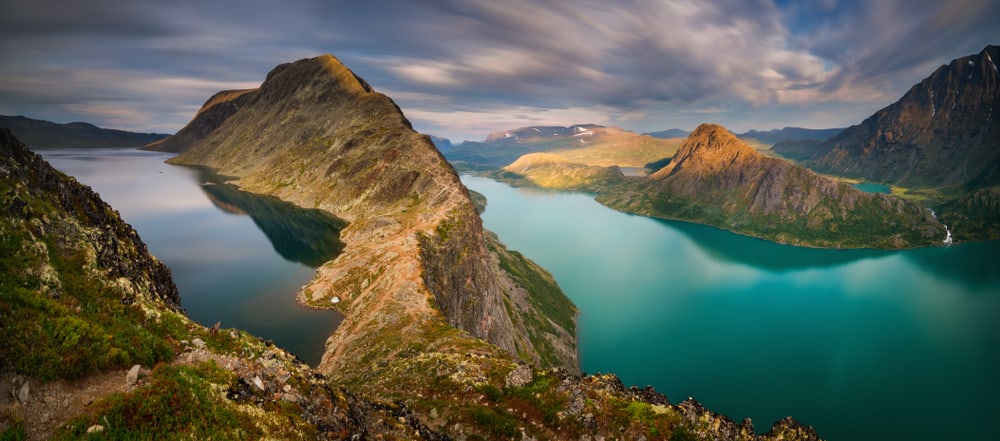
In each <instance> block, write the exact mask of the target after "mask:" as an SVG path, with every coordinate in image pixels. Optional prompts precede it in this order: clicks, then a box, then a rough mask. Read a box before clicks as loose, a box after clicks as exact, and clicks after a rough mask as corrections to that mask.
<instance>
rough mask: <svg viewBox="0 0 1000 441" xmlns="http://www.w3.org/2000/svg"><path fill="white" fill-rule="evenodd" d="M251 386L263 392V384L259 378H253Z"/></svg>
mask: <svg viewBox="0 0 1000 441" xmlns="http://www.w3.org/2000/svg"><path fill="white" fill-rule="evenodd" d="M253 385H254V386H257V389H260V390H262V391H263V390H264V382H263V381H261V380H260V377H259V376H254V377H253Z"/></svg>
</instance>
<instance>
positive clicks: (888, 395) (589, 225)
mask: <svg viewBox="0 0 1000 441" xmlns="http://www.w3.org/2000/svg"><path fill="white" fill-rule="evenodd" d="M463 181H464V182H465V184H466V185H467V186H468V187H469V188H471V189H473V190H475V191H478V192H480V193H482V194H484V195H486V197H487V198H488V201H489V202H488V206H487V209H486V212H485V213H483V220H484V223H485V226H486V227H487V228H489V229H490V230H493V231H494V232H496V233H497V234H498V235H499V236H500V239H501V240H502V241H503V242H505V243H506V244H507V245H508V246H509V247H510V248H511V249H515V250H519V251H521V252H523V253H524V254H525V255H527V256H528V257H530V258H532V259H534V260H535V261H536V262H538V263H539V264H541V265H542V266H543V267H545V268H546V269H548V270H549V271H551V272H552V273H553V275H554V276H555V277H556V279H557V280H558V282H559V284H560V285H561V286H562V288H563V289H564V291H565V292H566V294H567V295H568V296H569V297H570V298H571V299H572V300H573V301H574V302H575V303H576V304H577V305H578V306H579V308H580V310H581V314H580V318H579V339H580V342H579V343H580V360H581V364H582V368H583V370H584V371H586V372H591V373H593V372H615V373H617V374H618V375H619V376H620V377H621V378H622V380H623V381H624V382H625V383H626V384H630V385H638V386H645V385H647V384H649V385H653V386H655V387H656V388H657V390H659V391H661V392H663V393H665V394H667V396H668V397H669V398H670V399H671V401H672V402H678V401H681V400H683V399H685V398H687V397H689V396H693V397H695V398H696V399H697V400H699V401H700V402H702V403H703V404H705V405H706V406H707V407H709V408H710V409H713V410H715V411H718V412H722V413H724V414H726V415H728V416H730V417H731V418H733V419H735V420H736V421H740V420H741V419H743V418H744V417H751V418H752V419H753V421H754V423H755V426H756V428H757V430H758V432H763V431H766V430H767V429H768V428H769V427H770V424H771V423H773V422H774V421H776V420H778V419H780V418H782V417H784V416H786V415H793V416H795V417H796V418H798V419H799V420H800V421H802V422H803V423H805V424H809V425H812V426H814V427H816V429H817V430H818V431H819V433H820V435H821V436H823V437H824V438H825V439H828V440H833V441H840V440H887V439H893V440H896V439H898V440H903V439H907V440H931V439H974V440H987V439H998V438H997V437H998V436H1000V435H998V434H1000V380H998V374H1000V262H998V260H997V259H998V257H1000V242H986V243H972V244H964V245H960V246H953V247H950V248H927V249H919V250H909V251H903V252H885V251H872V250H867V251H857V250H855V251H837V250H818V249H806V248H797V247H790V246H784V245H777V244H774V243H770V242H767V241H762V240H757V239H752V238H748V237H744V236H739V235H735V234H731V233H727V232H724V231H721V230H717V229H714V228H711V227H705V226H700V225H694V224H688V223H682V222H666V221H659V220H654V219H649V218H644V217H640V216H632V215H627V214H623V213H619V212H616V211H613V210H610V209H608V208H605V207H603V206H601V205H600V204H598V203H596V202H595V201H594V200H593V199H592V197H591V196H588V195H585V194H579V193H566V192H545V191H537V190H528V189H514V188H511V187H509V186H507V185H505V184H500V183H497V182H495V181H492V180H489V179H485V178H478V177H469V176H465V177H463ZM942 239H943V238H942Z"/></svg>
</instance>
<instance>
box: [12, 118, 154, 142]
mask: <svg viewBox="0 0 1000 441" xmlns="http://www.w3.org/2000/svg"><path fill="white" fill-rule="evenodd" d="M0 127H6V128H7V129H9V130H10V131H11V133H13V134H14V136H16V137H17V138H18V139H20V140H21V141H22V142H24V143H25V144H27V145H28V146H30V147H32V148H73V147H84V148H87V147H140V146H143V145H145V144H148V143H150V142H154V141H157V140H161V139H163V138H166V137H167V136H169V135H166V134H162V133H135V132H127V131H124V130H114V129H103V128H100V127H97V126H95V125H93V124H89V123H85V122H73V123H68V124H59V123H54V122H51V121H45V120H40V119H32V118H26V117H23V116H5V115H0Z"/></svg>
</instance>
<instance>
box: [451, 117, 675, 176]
mask: <svg viewBox="0 0 1000 441" xmlns="http://www.w3.org/2000/svg"><path fill="white" fill-rule="evenodd" d="M679 145H680V141H679V140H665V139H658V138H654V137H651V136H648V135H640V134H638V133H635V132H630V131H628V130H624V129H621V128H618V127H604V126H599V125H596V124H579V125H573V126H569V127H560V126H533V127H522V128H520V129H516V130H508V131H502V132H495V133H491V134H490V135H489V136H487V138H486V140H485V141H482V142H472V141H465V142H462V143H461V144H458V145H456V146H454V147H452V148H451V149H450V150H446V151H443V153H444V156H445V158H447V159H448V160H449V161H450V162H451V163H452V164H454V165H455V166H456V167H458V168H463V169H473V170H484V169H486V170H496V169H500V168H502V167H504V166H506V165H508V164H510V163H512V162H514V161H516V160H517V158H519V157H521V155H525V154H528V153H538V152H548V153H558V154H559V155H560V156H562V157H564V158H566V159H568V160H570V161H574V162H579V163H583V164H588V165H600V166H611V165H618V166H623V167H643V166H645V165H646V164H647V163H650V162H654V161H658V160H661V159H663V158H669V157H671V156H673V154H674V153H675V152H676V151H677V147H678V146H679Z"/></svg>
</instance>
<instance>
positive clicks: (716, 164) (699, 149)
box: [652, 124, 758, 179]
mask: <svg viewBox="0 0 1000 441" xmlns="http://www.w3.org/2000/svg"><path fill="white" fill-rule="evenodd" d="M756 156H758V153H757V151H756V150H754V149H753V148H752V147H750V146H748V145H746V143H744V142H743V141H741V140H740V139H739V138H737V137H736V135H734V134H732V132H730V131H729V130H727V129H726V128H725V127H722V126H720V125H718V124H702V125H700V126H698V128H696V129H694V131H693V132H691V134H690V135H688V137H687V139H685V140H684V143H683V144H681V147H680V149H678V150H677V154H676V155H674V158H673V159H672V160H671V161H670V163H669V164H667V165H666V166H665V167H663V168H662V169H660V170H659V171H657V172H656V173H653V175H652V178H654V179H660V178H665V177H667V176H670V175H671V174H674V173H676V172H677V171H679V170H680V169H681V168H684V169H695V170H720V169H722V168H725V167H727V166H729V165H730V164H731V163H733V162H734V161H736V160H737V159H738V158H752V157H756Z"/></svg>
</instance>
